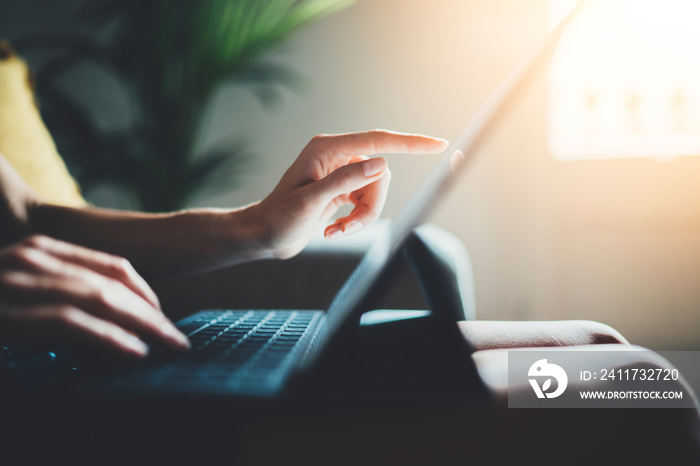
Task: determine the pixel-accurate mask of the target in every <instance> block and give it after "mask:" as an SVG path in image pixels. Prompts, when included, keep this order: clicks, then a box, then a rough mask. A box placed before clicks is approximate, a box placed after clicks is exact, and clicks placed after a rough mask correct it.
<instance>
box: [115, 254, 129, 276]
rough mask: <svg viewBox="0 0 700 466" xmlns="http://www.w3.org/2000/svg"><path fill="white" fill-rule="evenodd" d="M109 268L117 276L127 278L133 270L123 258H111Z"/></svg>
mask: <svg viewBox="0 0 700 466" xmlns="http://www.w3.org/2000/svg"><path fill="white" fill-rule="evenodd" d="M109 268H110V270H111V271H112V273H114V274H115V275H117V276H121V277H123V276H127V275H129V274H130V272H131V271H132V270H133V269H134V268H133V266H132V265H131V262H129V260H128V259H126V258H124V257H118V256H112V258H111V260H110V262H109Z"/></svg>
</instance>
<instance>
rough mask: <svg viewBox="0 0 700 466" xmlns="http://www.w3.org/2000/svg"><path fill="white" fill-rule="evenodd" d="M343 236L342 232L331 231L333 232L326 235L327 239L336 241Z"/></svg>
mask: <svg viewBox="0 0 700 466" xmlns="http://www.w3.org/2000/svg"><path fill="white" fill-rule="evenodd" d="M341 236H343V232H342V231H340V230H331V231H329V232H327V233H326V238H327V239H336V238H340V237H341Z"/></svg>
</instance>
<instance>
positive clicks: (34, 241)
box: [22, 235, 54, 249]
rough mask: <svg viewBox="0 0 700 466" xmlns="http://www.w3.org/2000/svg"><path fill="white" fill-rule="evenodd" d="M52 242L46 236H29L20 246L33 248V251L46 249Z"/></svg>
mask: <svg viewBox="0 0 700 466" xmlns="http://www.w3.org/2000/svg"><path fill="white" fill-rule="evenodd" d="M52 241H54V240H52V239H51V238H49V237H48V236H44V235H31V236H28V237H27V238H25V239H24V241H22V244H24V245H25V246H27V247H29V248H35V249H46V248H47V247H49V245H50V243H51V242H52Z"/></svg>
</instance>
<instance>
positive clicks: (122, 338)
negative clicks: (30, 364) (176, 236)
mask: <svg viewBox="0 0 700 466" xmlns="http://www.w3.org/2000/svg"><path fill="white" fill-rule="evenodd" d="M134 333H135V334H138V335H140V336H142V337H145V338H148V339H152V340H154V341H155V342H158V343H162V344H164V345H166V346H168V347H170V348H172V349H176V350H186V349H187V348H188V347H189V342H188V341H187V337H185V335H183V334H182V333H180V331H179V330H177V328H175V326H174V325H173V324H172V323H171V322H170V321H169V320H168V319H167V318H166V317H165V316H164V315H163V313H162V311H161V310H160V304H159V302H158V298H157V297H156V295H155V293H154V292H153V291H152V290H151V289H150V288H149V286H148V285H147V284H146V282H145V281H144V280H143V279H142V278H141V277H140V276H139V275H138V274H137V273H136V271H135V270H134V269H133V268H132V267H131V265H130V263H129V262H128V261H127V260H126V259H123V258H120V257H116V256H112V255H108V254H105V253H102V252H97V251H93V250H91V249H86V248H83V247H80V246H75V245H73V244H69V243H64V242H62V241H58V240H55V239H52V238H49V237H46V236H31V237H29V238H27V239H25V240H24V241H22V242H20V243H16V244H13V245H11V246H9V247H6V248H3V249H0V341H3V342H13V343H14V342H22V343H24V342H33V341H42V340H43V341H46V340H49V341H52V340H53V341H56V340H58V341H70V342H74V343H79V344H83V345H85V346H89V347H94V348H99V349H103V350H107V351H111V352H115V353H120V354H123V355H126V356H132V357H143V356H145V355H146V354H147V353H148V347H147V346H146V344H144V343H143V342H142V341H141V340H140V339H138V338H137V337H136V336H134Z"/></svg>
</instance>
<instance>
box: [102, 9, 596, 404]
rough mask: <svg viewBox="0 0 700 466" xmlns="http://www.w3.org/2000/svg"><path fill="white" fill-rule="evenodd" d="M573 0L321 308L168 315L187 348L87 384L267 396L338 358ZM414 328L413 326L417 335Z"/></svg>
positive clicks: (557, 32) (442, 313)
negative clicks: (179, 317) (174, 318)
mask: <svg viewBox="0 0 700 466" xmlns="http://www.w3.org/2000/svg"><path fill="white" fill-rule="evenodd" d="M583 3H584V2H580V3H579V5H578V6H577V7H576V8H575V9H574V10H573V11H572V12H571V13H570V14H569V15H568V16H567V17H566V18H565V19H564V20H562V21H561V22H560V24H559V25H558V26H557V27H556V28H555V29H553V30H552V31H551V32H550V33H549V34H548V35H547V37H546V38H545V40H544V43H543V44H542V45H541V46H540V47H539V48H538V50H537V51H536V52H535V53H534V54H533V55H532V56H531V57H530V58H528V59H526V60H524V61H523V62H522V63H521V64H520V65H519V66H518V67H517V68H516V69H515V70H514V71H513V72H512V73H511V74H510V75H509V76H508V77H507V78H506V79H505V80H504V81H503V82H502V83H501V84H500V86H499V87H498V88H497V89H496V91H495V92H494V93H493V94H492V95H491V96H490V97H489V99H488V100H487V101H486V102H485V104H484V105H483V106H482V107H481V108H480V109H479V110H478V111H477V113H476V115H475V116H474V117H473V118H472V120H471V121H470V122H469V123H468V125H467V126H466V127H465V128H464V130H463V131H462V132H461V133H460V135H459V136H458V138H457V139H456V140H455V141H454V143H453V144H451V145H450V147H448V149H447V151H446V152H445V155H444V156H443V158H442V159H441V160H440V161H439V162H438V164H437V165H436V167H435V168H434V169H433V170H432V172H431V173H430V174H429V175H428V177H427V178H426V179H425V181H424V182H423V183H422V184H421V186H420V187H419V188H418V190H417V191H416V192H415V193H414V194H413V196H412V198H411V199H410V201H409V202H408V203H407V205H406V206H405V208H404V209H403V210H402V211H401V212H400V214H399V215H398V216H397V217H396V218H395V219H394V220H393V221H392V222H391V223H390V224H389V225H387V227H386V229H385V230H384V231H383V232H382V233H381V234H380V236H379V238H378V239H377V240H376V241H375V242H374V243H373V244H372V246H371V247H370V248H369V249H368V251H367V252H366V254H365V255H364V258H363V259H362V261H361V262H360V264H359V265H358V266H357V268H356V269H355V271H354V272H353V273H352V275H351V276H350V277H349V279H348V280H347V281H346V283H345V284H344V285H343V286H342V287H341V289H340V290H339V291H338V292H337V294H336V296H335V298H334V300H333V301H332V303H331V305H330V307H329V308H328V309H327V310H326V311H323V310H207V311H202V312H198V313H196V314H194V315H192V316H190V317H187V318H185V319H183V320H181V321H179V322H177V323H176V326H177V327H178V328H179V329H180V330H181V331H182V332H183V333H184V334H186V335H187V336H188V338H189V339H190V341H191V343H192V350H191V352H190V353H189V354H187V355H184V356H172V355H165V354H164V355H160V356H158V355H155V356H154V357H152V358H151V360H150V361H148V362H146V363H145V364H142V365H139V366H136V367H133V366H131V367H127V368H124V369H123V370H118V371H116V373H113V374H109V376H107V377H106V378H103V379H101V380H99V381H98V382H97V383H96V384H95V385H93V388H94V389H95V390H97V391H104V390H106V391H108V392H116V393H137V394H149V393H151V394H179V395H205V396H209V395H221V396H226V397H259V398H269V397H276V396H279V395H281V394H283V393H287V392H288V391H289V390H290V386H293V385H294V384H293V383H292V382H293V381H299V380H301V381H302V382H301V384H302V386H303V385H304V380H307V381H308V380H311V379H313V378H314V375H315V374H316V375H317V374H319V373H328V368H332V367H338V366H342V365H341V364H340V360H341V359H342V357H343V354H347V352H348V346H349V345H352V344H353V342H355V341H356V338H353V335H356V334H357V329H358V323H359V320H360V317H361V315H362V314H363V313H365V312H367V311H369V310H371V305H372V303H373V302H375V300H376V298H377V297H378V295H379V294H380V293H381V290H382V289H383V288H385V285H386V283H387V280H388V279H389V278H390V275H391V270H392V265H393V264H395V263H396V261H397V258H398V257H399V256H400V255H401V254H402V252H403V251H404V250H405V249H406V248H407V247H408V246H409V243H410V242H411V238H412V237H414V236H415V233H414V232H415V229H416V228H417V227H418V226H419V225H420V224H421V223H422V222H423V221H424V220H425V218H426V217H427V215H428V214H429V213H430V212H431V210H432V209H433V207H434V205H435V204H436V202H437V201H438V200H439V199H440V198H441V197H442V196H443V194H444V193H445V192H446V191H447V189H448V188H449V186H450V185H451V184H452V183H453V182H454V180H455V179H456V178H457V176H458V173H459V172H460V171H462V170H464V167H466V166H467V165H468V164H469V162H470V161H471V160H472V159H473V158H474V156H475V154H476V153H477V151H478V150H479V148H480V146H481V143H482V142H483V141H484V140H485V138H486V137H487V136H488V135H489V133H490V132H491V130H492V129H493V127H494V126H495V125H496V124H497V123H498V122H499V120H500V119H501V118H502V116H503V114H504V113H505V112H506V111H507V110H508V108H509V106H510V105H511V104H512V103H513V102H514V101H515V100H516V98H517V96H518V94H519V93H520V92H521V91H522V90H523V89H524V87H525V84H526V82H527V81H528V78H529V77H531V76H532V75H534V73H535V71H536V70H537V69H539V68H540V67H541V66H542V65H543V64H545V63H547V62H548V61H549V59H550V57H551V55H552V54H553V51H554V49H555V47H556V44H557V43H558V41H559V38H560V36H561V33H562V32H563V30H564V29H565V28H566V26H567V25H568V24H569V23H570V22H571V21H572V19H573V18H574V17H575V16H576V15H577V14H578V12H579V11H580V9H581V5H582V4H583ZM457 150H461V151H462V153H463V157H460V156H456V155H454V153H455V151H457ZM420 266H421V265H420V264H418V267H420ZM431 311H432V314H434V317H437V318H441V319H442V321H451V323H452V327H454V328H456V327H457V326H456V325H454V322H455V320H457V318H458V316H456V315H454V314H453V315H448V314H449V312H448V311H446V310H444V309H442V308H441V307H440V306H435V307H434V308H433V309H431ZM418 325H421V324H418ZM441 328H445V329H446V328H447V327H441ZM420 332H421V330H420V329H419V330H418V334H419V335H420ZM380 338H381V339H385V340H386V341H384V342H383V343H384V346H381V345H380V346H379V347H378V348H387V347H391V346H392V345H394V344H396V342H395V341H392V338H393V337H392V336H391V334H385V335H383V336H381V337H380ZM439 339H440V338H439V336H438V340H439ZM297 385H298V384H297ZM307 385H308V384H307Z"/></svg>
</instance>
